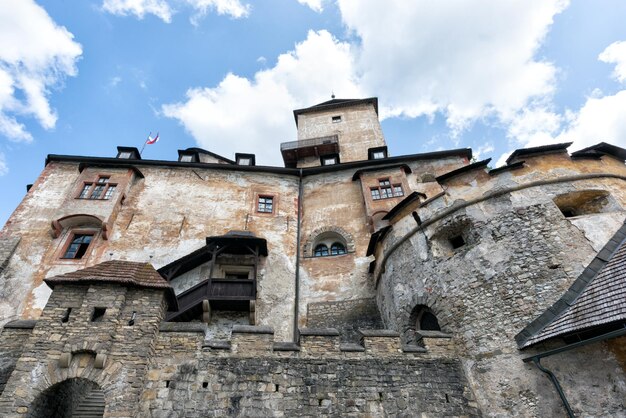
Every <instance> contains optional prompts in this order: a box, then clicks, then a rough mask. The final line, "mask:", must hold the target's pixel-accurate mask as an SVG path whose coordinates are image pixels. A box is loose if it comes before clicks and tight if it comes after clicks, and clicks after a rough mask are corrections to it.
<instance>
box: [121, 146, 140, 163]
mask: <svg viewBox="0 0 626 418" xmlns="http://www.w3.org/2000/svg"><path fill="white" fill-rule="evenodd" d="M117 158H119V159H122V160H141V156H140V155H139V150H138V149H137V148H135V147H117Z"/></svg>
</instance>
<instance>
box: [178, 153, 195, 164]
mask: <svg viewBox="0 0 626 418" xmlns="http://www.w3.org/2000/svg"><path fill="white" fill-rule="evenodd" d="M180 161H182V162H184V163H190V162H192V161H193V155H181V156H180Z"/></svg>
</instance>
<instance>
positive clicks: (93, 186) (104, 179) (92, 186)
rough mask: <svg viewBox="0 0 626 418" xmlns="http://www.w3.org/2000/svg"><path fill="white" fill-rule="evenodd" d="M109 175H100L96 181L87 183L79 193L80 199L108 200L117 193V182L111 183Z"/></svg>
mask: <svg viewBox="0 0 626 418" xmlns="http://www.w3.org/2000/svg"><path fill="white" fill-rule="evenodd" d="M110 180H111V178H110V177H109V176H100V177H98V180H96V181H95V182H94V183H85V184H84V185H83V188H82V189H81V191H80V194H79V195H78V198H79V199H91V200H108V199H110V198H111V197H112V196H113V193H115V189H116V188H117V184H113V183H110V182H109V181H110Z"/></svg>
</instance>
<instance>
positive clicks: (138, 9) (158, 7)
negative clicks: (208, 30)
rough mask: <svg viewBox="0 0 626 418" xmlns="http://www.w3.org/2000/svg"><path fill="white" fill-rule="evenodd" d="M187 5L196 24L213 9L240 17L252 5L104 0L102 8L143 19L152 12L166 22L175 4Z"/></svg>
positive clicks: (222, 0) (212, 0)
mask: <svg viewBox="0 0 626 418" xmlns="http://www.w3.org/2000/svg"><path fill="white" fill-rule="evenodd" d="M176 3H178V4H181V5H185V4H186V5H187V6H189V7H191V8H192V9H193V10H194V12H195V14H194V15H193V16H192V18H191V22H192V23H194V24H196V23H197V22H198V20H199V19H200V18H201V17H202V16H204V15H205V14H207V13H208V12H209V11H211V10H215V12H216V13H217V14H219V15H228V16H230V17H232V18H235V19H239V18H242V17H247V16H248V15H249V14H250V5H248V4H245V3H242V2H241V1H240V0H179V1H177V2H175V1H167V0H103V3H102V9H103V10H104V11H106V12H109V13H111V14H114V15H118V16H129V15H134V16H136V17H137V18H139V19H143V18H144V17H145V16H146V15H149V14H152V15H154V16H156V17H158V18H159V19H161V20H163V21H164V22H166V23H170V22H171V21H172V16H173V15H174V13H175V9H174V7H173V4H176Z"/></svg>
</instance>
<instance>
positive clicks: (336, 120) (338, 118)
mask: <svg viewBox="0 0 626 418" xmlns="http://www.w3.org/2000/svg"><path fill="white" fill-rule="evenodd" d="M332 121H333V123H339V122H341V116H333V118H332Z"/></svg>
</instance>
